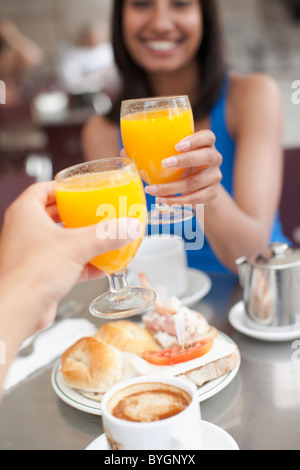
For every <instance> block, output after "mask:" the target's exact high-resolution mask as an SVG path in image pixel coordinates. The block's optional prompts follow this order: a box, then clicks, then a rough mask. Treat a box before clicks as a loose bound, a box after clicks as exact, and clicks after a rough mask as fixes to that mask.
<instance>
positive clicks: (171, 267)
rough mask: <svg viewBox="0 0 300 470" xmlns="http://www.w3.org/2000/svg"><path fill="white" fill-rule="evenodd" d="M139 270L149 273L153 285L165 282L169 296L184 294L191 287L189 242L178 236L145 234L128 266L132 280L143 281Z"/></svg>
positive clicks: (154, 287)
mask: <svg viewBox="0 0 300 470" xmlns="http://www.w3.org/2000/svg"><path fill="white" fill-rule="evenodd" d="M139 271H141V272H143V273H145V274H146V276H147V278H148V280H149V282H150V284H151V286H152V288H153V289H154V290H155V289H156V287H157V286H163V287H164V288H165V289H166V293H167V295H168V296H170V297H171V296H176V297H180V296H183V295H184V294H185V293H186V291H187V287H188V285H187V257H186V251H185V244H184V241H183V240H182V238H180V237H177V236H169V235H168V236H167V235H166V236H152V237H145V238H144V240H143V241H142V243H141V246H140V248H139V250H138V252H137V254H136V256H135V257H134V259H133V261H132V262H131V263H130V265H129V266H128V273H129V276H130V284H131V285H136V284H138V285H139V284H140V281H139V278H138V273H139Z"/></svg>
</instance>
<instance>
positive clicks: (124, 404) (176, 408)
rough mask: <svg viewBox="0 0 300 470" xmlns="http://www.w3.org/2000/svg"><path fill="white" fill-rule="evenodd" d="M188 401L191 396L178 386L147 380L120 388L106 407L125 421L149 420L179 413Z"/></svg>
mask: <svg viewBox="0 0 300 470" xmlns="http://www.w3.org/2000/svg"><path fill="white" fill-rule="evenodd" d="M190 402H191V396H190V395H189V394H188V393H187V392H185V391H184V390H182V389H180V388H178V387H175V386H173V385H168V384H163V383H150V382H149V383H142V384H135V385H131V386H130V387H126V388H125V389H123V390H120V391H119V392H117V393H116V394H115V395H114V396H113V397H112V398H111V400H110V402H109V405H108V408H109V411H110V413H111V414H112V415H113V416H115V417H116V418H119V419H123V420H125V421H134V422H151V421H159V420H163V419H166V418H170V417H171V416H174V415H176V414H178V413H180V412H181V411H183V410H184V409H185V408H186V407H187V406H188V405H189V404H190Z"/></svg>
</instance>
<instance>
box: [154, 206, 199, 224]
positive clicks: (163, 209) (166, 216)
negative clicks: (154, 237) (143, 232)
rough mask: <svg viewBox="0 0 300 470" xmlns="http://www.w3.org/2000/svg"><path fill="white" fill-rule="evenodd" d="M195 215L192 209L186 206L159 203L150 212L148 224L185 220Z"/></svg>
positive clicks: (172, 222)
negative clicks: (170, 205)
mask: <svg viewBox="0 0 300 470" xmlns="http://www.w3.org/2000/svg"><path fill="white" fill-rule="evenodd" d="M193 217H194V212H193V210H192V209H187V208H186V207H175V208H174V207H169V206H167V205H158V206H157V207H156V208H155V209H154V210H152V211H150V212H148V224H150V225H166V224H174V223H177V222H185V221H186V220H190V219H192V218H193Z"/></svg>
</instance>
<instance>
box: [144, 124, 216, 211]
mask: <svg viewBox="0 0 300 470" xmlns="http://www.w3.org/2000/svg"><path fill="white" fill-rule="evenodd" d="M215 142H216V138H215V135H214V134H213V133H212V132H211V131H209V130H203V131H199V132H197V133H195V134H193V135H191V136H190V137H187V138H185V139H183V140H182V141H181V142H179V143H178V144H177V145H176V147H175V150H177V151H178V152H181V153H180V154H178V155H174V156H172V157H170V158H167V159H165V160H163V161H162V166H163V167H164V168H172V169H178V168H185V172H184V173H183V176H182V177H181V179H179V180H177V181H175V182H173V183H167V184H158V185H149V186H147V187H146V189H145V190H146V192H147V193H148V194H151V195H153V196H156V198H157V202H158V203H166V204H168V205H172V204H178V205H181V206H183V205H185V204H189V205H192V206H193V207H195V206H196V205H197V204H205V203H207V202H209V201H211V200H213V199H214V198H215V197H216V196H217V194H218V188H219V183H220V181H221V179H222V173H221V170H220V166H221V164H222V156H221V154H220V153H219V152H218V151H217V149H216V147H215ZM175 194H180V195H179V196H174V195H175Z"/></svg>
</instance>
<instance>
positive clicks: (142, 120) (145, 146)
mask: <svg viewBox="0 0 300 470" xmlns="http://www.w3.org/2000/svg"><path fill="white" fill-rule="evenodd" d="M121 131H122V139H123V144H124V147H125V150H126V153H127V155H128V157H129V158H131V159H132V160H134V161H135V164H136V166H137V168H138V170H139V172H140V175H141V176H142V178H143V179H144V181H146V183H148V184H159V183H169V182H171V181H176V180H178V178H179V177H180V176H181V175H182V173H183V171H184V170H183V169H180V170H174V169H169V168H163V167H162V165H161V162H162V160H164V159H165V158H168V157H171V156H173V155H176V154H177V153H178V152H176V150H175V145H176V144H177V143H178V142H179V141H180V140H182V139H184V138H185V137H187V136H189V135H191V134H193V132H194V119H193V114H192V111H191V110H190V109H184V108H175V109H172V108H163V109H158V110H155V111H153V110H149V111H145V112H136V113H132V114H130V115H127V116H124V117H122V119H121Z"/></svg>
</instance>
